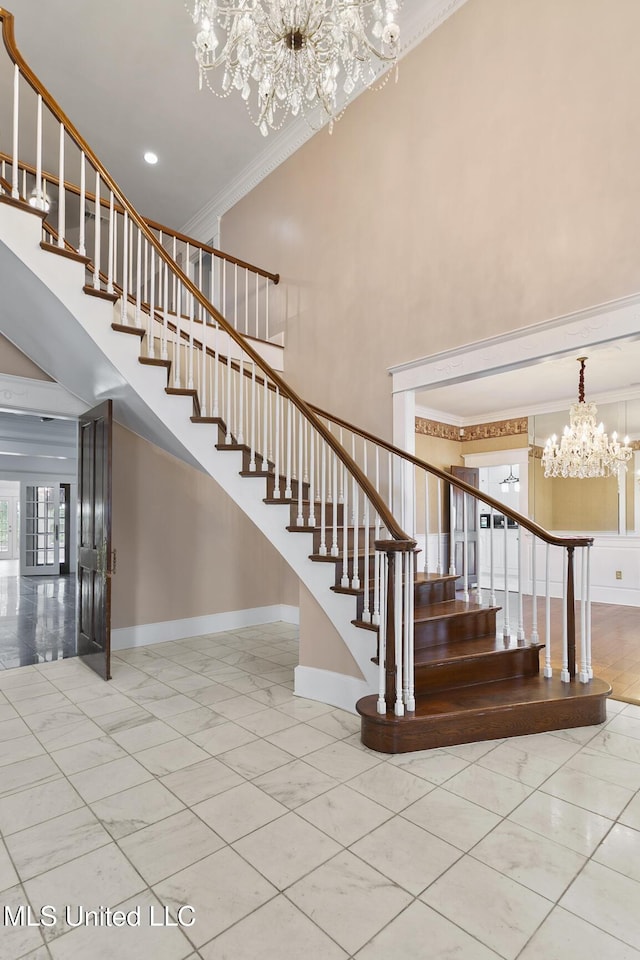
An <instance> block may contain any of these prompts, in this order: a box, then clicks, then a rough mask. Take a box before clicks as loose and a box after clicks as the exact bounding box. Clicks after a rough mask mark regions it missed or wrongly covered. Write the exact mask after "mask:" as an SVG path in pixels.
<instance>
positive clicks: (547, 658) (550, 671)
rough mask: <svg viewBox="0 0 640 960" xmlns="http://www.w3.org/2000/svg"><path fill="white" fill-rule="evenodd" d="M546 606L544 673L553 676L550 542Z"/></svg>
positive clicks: (546, 552) (546, 559) (546, 575)
mask: <svg viewBox="0 0 640 960" xmlns="http://www.w3.org/2000/svg"><path fill="white" fill-rule="evenodd" d="M544 608H545V625H544V629H545V636H544V641H545V651H544V675H545V677H552V676H553V667H552V666H551V591H550V589H549V544H548V543H547V544H545V574H544Z"/></svg>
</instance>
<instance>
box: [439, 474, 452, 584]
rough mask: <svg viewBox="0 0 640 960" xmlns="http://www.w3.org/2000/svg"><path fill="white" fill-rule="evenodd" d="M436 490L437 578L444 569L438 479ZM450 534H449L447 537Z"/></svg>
mask: <svg viewBox="0 0 640 960" xmlns="http://www.w3.org/2000/svg"><path fill="white" fill-rule="evenodd" d="M436 490H437V493H438V502H437V504H436V510H437V512H438V516H437V518H436V519H437V521H438V565H437V567H436V573H437V574H438V576H440V577H441V576H442V573H443V570H444V567H443V564H442V480H441V479H440V478H438V482H437V486H436ZM451 535H452V534H451V533H450V534H449V536H451Z"/></svg>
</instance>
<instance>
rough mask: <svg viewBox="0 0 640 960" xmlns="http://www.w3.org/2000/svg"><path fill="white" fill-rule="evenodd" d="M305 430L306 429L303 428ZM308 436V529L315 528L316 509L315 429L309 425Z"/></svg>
mask: <svg viewBox="0 0 640 960" xmlns="http://www.w3.org/2000/svg"><path fill="white" fill-rule="evenodd" d="M305 429H306V428H305ZM309 429H310V431H311V432H310V436H309V478H310V479H309V517H308V520H307V523H308V524H309V526H310V527H315V525H316V509H315V498H316V468H315V464H316V450H315V447H316V431H315V428H314V427H313V426H311V425H309Z"/></svg>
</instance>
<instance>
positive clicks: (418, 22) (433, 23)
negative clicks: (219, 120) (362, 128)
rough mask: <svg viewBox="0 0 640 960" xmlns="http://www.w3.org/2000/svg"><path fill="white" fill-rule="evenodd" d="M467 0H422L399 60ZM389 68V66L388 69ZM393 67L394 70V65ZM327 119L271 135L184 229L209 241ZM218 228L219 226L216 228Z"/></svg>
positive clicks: (408, 21)
mask: <svg viewBox="0 0 640 960" xmlns="http://www.w3.org/2000/svg"><path fill="white" fill-rule="evenodd" d="M465 3H467V0H419V2H417V3H416V4H415V5H414V6H413V7H412V8H411V9H410V10H409V11H407V15H406V17H403V19H402V21H401V29H402V37H403V38H405V39H403V42H402V43H401V44H400V52H399V56H398V59H399V60H401V59H402V58H403V57H405V56H406V55H407V54H408V53H409V52H410V51H411V50H413V49H414V47H417V46H418V44H419V43H421V42H422V41H423V40H425V39H426V38H427V37H428V36H429V34H431V33H433V31H434V30H436V29H437V28H438V27H439V26H440V25H441V24H443V23H444V22H445V20H447V19H448V18H449V17H450V16H452V15H453V14H454V13H455V12H456V11H457V10H459V9H460V7H463V6H464V4H465ZM387 69H389V68H387ZM390 69H393V67H391V68H390ZM384 72H385V70H384V67H383V65H382V64H381V65H380V68H379V69H378V71H377V72H376V76H377V77H380V76H382V74H383V73H384ZM367 89H368V88H366V87H365V88H364V89H363V90H359V91H357V92H356V93H355V94H353V95H352V96H351V97H350V98H348V99H347V101H346V103H347V104H349V103H352V102H353V101H354V100H355V99H357V97H359V96H361V94H363V93H364V92H365V91H366V90H367ZM326 124H327V121H326V120H325V121H324V122H323V123H322V124H321V125H320V127H319V129H318V130H314V129H311V128H310V127H309V125H308V124H307V122H306V121H305V119H304V118H303V117H298V118H296V119H295V120H294V121H293V122H291V123H289V124H287V126H286V128H285V129H284V130H281V131H280V132H279V133H276V134H275V135H273V134H270V135H269V138H268V139H267V141H266V143H265V147H264V149H263V150H262V151H261V152H260V154H259V155H258V156H257V157H256V158H255V159H254V160H253V161H252V162H251V163H250V164H248V165H247V166H246V167H245V168H244V169H243V170H241V171H240V172H239V173H238V175H237V176H236V177H234V179H233V180H231V182H230V183H228V184H226V185H225V186H224V187H223V188H222V189H221V190H219V191H218V193H216V194H215V195H214V196H213V197H212V198H211V200H209V202H208V203H206V204H205V205H204V206H203V207H202V208H201V210H199V211H198V213H197V214H196V215H195V216H193V217H192V218H191V219H190V220H188V221H187V223H185V224H184V225H183V226H182V227H181V232H182V233H185V234H187V236H191V237H194V238H196V239H198V240H202V241H205V240H206V239H207V238H209V239H210V238H211V236H213V235H214V233H215V232H216V231H217V228H218V225H219V219H220V217H222V216H223V215H224V214H225V213H227V211H228V210H230V209H231V207H233V206H234V205H235V204H236V203H238V201H239V200H242V198H243V197H245V196H246V195H247V194H248V193H250V192H251V190H253V189H254V187H257V186H258V184H259V183H260V182H261V181H262V180H264V179H265V177H267V176H268V175H269V174H270V173H273V171H274V170H275V169H276V167H279V166H280V164H281V163H284V161H285V160H288V159H289V157H290V156H292V154H294V153H295V152H296V150H298V149H299V148H300V147H301V146H303V144H305V143H306V142H307V140H310V139H311V137H312V136H314V134H315V133H317V132H320V131H321V130H322V129H324V127H325V126H326ZM214 228H215V229H214Z"/></svg>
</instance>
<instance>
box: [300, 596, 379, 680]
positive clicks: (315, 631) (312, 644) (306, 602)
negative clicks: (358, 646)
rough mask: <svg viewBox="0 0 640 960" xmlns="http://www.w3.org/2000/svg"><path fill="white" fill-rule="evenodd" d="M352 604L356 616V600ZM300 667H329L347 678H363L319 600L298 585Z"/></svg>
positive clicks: (353, 614)
mask: <svg viewBox="0 0 640 960" xmlns="http://www.w3.org/2000/svg"><path fill="white" fill-rule="evenodd" d="M351 602H352V603H353V613H352V616H355V607H356V601H355V597H352V598H351ZM370 636H371V656H373V655H374V654H375V649H376V645H375V634H373V633H372V634H371V635H370ZM299 660H300V664H301V666H305V667H316V668H318V669H320V670H332V671H333V672H334V673H343V674H346V675H347V676H349V677H358V678H362V673H361V671H360V668H359V667H358V664H357V663H356V662H355V660H354V659H353V657H352V656H351V654H350V652H349V650H348V648H347V646H346V645H345V643H344V641H343V640H342V637H341V636H340V635H339V634H338V633H337V631H336V629H335V627H334V626H333V624H332V623H331V621H330V620H329V618H328V617H327V615H326V613H325V612H324V610H323V609H322V607H321V606H320V604H319V603H318V601H317V600H316V599H315V598H314V597H313V596H312V595H311V594H310V593H309V591H308V590H307V588H306V587H305V586H304V585H303V584H302V583H301V584H300V650H299Z"/></svg>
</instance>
